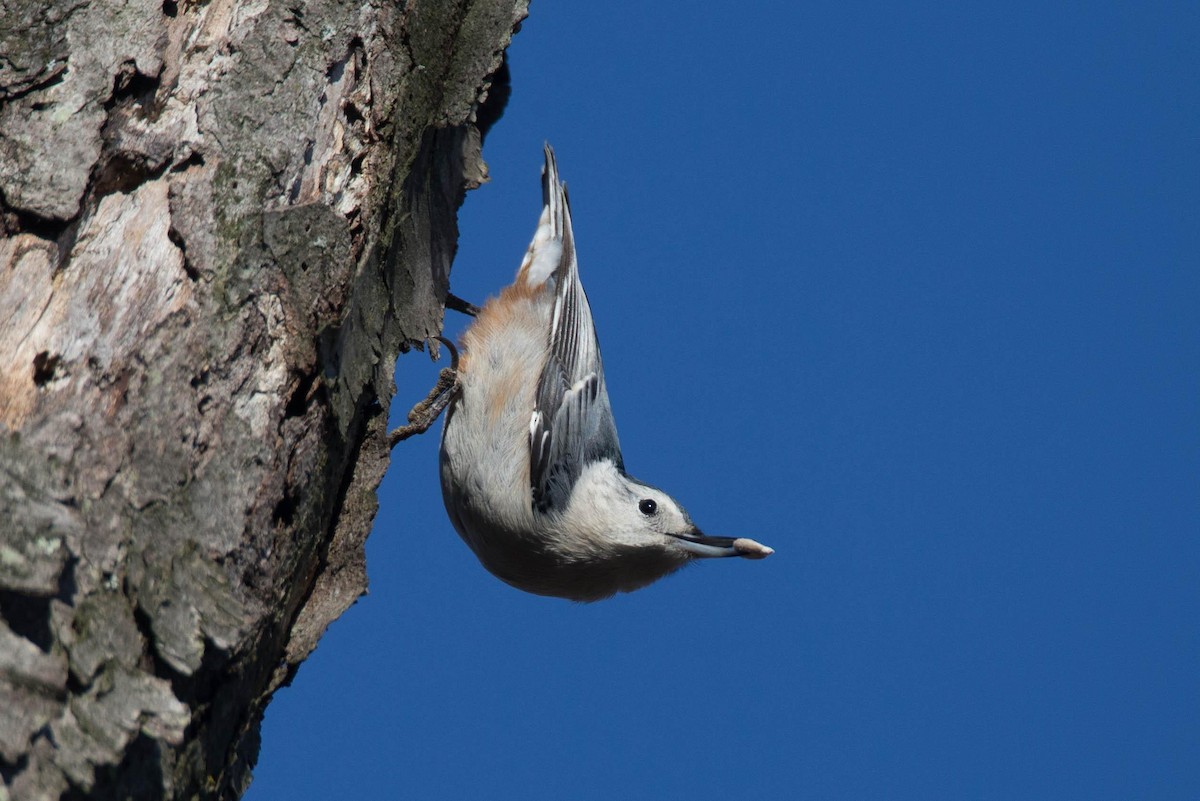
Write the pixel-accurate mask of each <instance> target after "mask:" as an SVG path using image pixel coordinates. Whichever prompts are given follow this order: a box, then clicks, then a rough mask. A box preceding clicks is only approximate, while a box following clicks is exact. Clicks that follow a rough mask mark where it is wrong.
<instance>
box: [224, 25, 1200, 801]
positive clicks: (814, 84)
mask: <svg viewBox="0 0 1200 801" xmlns="http://www.w3.org/2000/svg"><path fill="white" fill-rule="evenodd" d="M683 8H684V7H681V6H679V5H678V4H668V3H645V2H630V3H603V4H599V3H552V2H537V3H535V4H534V6H533V9H532V16H531V17H530V18H529V19H528V21H527V22H526V23H525V26H524V29H523V30H522V31H521V33H520V34H518V35H517V37H516V39H515V41H514V43H513V46H512V47H511V49H510V51H509V54H510V58H511V64H512V72H513V89H514V92H513V97H512V102H511V103H510V105H509V107H508V111H507V112H506V114H505V116H504V117H503V119H501V121H500V122H499V123H498V124H497V126H496V128H495V129H494V130H493V131H492V133H491V135H490V137H489V139H488V141H487V144H486V148H485V151H484V155H485V157H486V159H487V161H488V163H489V165H490V167H491V175H492V182H491V183H490V184H489V185H487V186H485V187H484V188H483V189H481V190H479V191H478V192H474V193H472V194H471V195H470V196H469V197H468V199H467V203H466V206H465V207H464V209H463V210H462V213H461V216H460V222H461V228H462V240H461V248H460V251H459V256H458V259H457V261H456V263H455V266H454V273H453V279H452V283H453V287H454V289H455V290H456V291H457V292H458V293H459V294H461V295H463V296H465V297H468V298H471V299H474V300H477V301H482V300H483V299H484V298H485V297H487V296H488V295H490V294H493V293H495V292H496V291H497V290H498V289H499V288H500V287H501V286H503V285H504V284H506V283H508V282H509V281H510V280H511V278H512V275H513V273H514V271H515V270H516V267H517V264H518V263H519V261H520V258H521V255H522V253H523V251H524V248H525V246H526V244H527V242H528V240H529V237H530V236H531V234H532V232H533V228H534V224H535V222H536V219H537V216H538V212H539V204H540V189H539V182H538V170H539V167H540V164H541V145H542V142H543V140H549V141H550V142H551V143H552V144H553V145H554V146H555V148H556V149H557V151H558V157H559V164H560V166H561V168H562V172H563V175H564V177H565V178H566V180H567V181H568V183H569V184H570V187H571V196H572V201H573V208H574V213H575V224H576V233H577V238H578V245H579V251H580V261H581V269H582V275H583V280H584V284H585V285H586V287H587V289H588V292H589V296H590V298H591V301H592V306H593V309H594V313H595V317H596V321H597V326H598V329H599V332H600V340H601V343H602V346H603V348H604V356H605V366H606V368H607V373H608V384H609V391H610V393H611V395H612V401H613V406H614V409H615V413H616V417H617V422H618V425H619V427H620V433H621V442H622V445H623V446H624V451H625V459H626V462H627V464H628V466H629V468H630V470H631V472H632V473H634V474H635V475H637V476H638V477H640V478H643V479H645V480H647V481H651V482H653V483H655V484H658V485H660V486H662V487H664V488H665V489H667V490H669V491H670V492H672V493H673V494H675V495H676V497H678V498H680V499H681V500H682V501H683V503H685V504H686V505H687V506H688V508H689V510H690V511H691V513H692V516H693V517H694V518H695V520H696V521H697V523H698V524H699V525H700V526H702V527H703V528H705V529H706V530H708V531H711V532H712V533H719V534H730V535H745V536H750V537H754V538H756V539H759V540H761V541H762V542H764V543H767V544H769V545H771V546H773V547H775V549H776V551H777V553H776V555H775V556H773V557H772V558H770V559H768V560H766V561H764V562H745V561H741V560H723V561H720V562H716V563H704V564H700V565H698V566H696V567H693V568H690V569H688V570H686V571H684V572H682V573H680V574H678V575H675V576H672V577H670V578H668V579H666V580H664V581H662V582H660V583H659V584H657V585H654V586H653V587H651V588H649V589H647V590H643V591H641V592H638V593H635V594H633V595H626V596H622V597H619V598H616V599H614V600H611V601H606V602H603V603H600V604H596V605H591V606H580V605H574V604H571V603H569V602H566V601H560V600H555V599H547V598H539V597H534V596H531V595H523V594H521V593H520V592H518V591H516V590H513V589H510V588H509V587H507V586H506V585H504V584H502V583H500V582H499V581H497V580H496V579H494V578H492V577H491V576H490V575H489V574H487V573H486V572H485V571H484V570H483V569H482V568H481V567H479V565H478V563H477V562H476V561H475V559H474V557H473V556H472V555H471V553H470V552H469V551H468V550H467V548H466V547H465V546H464V545H463V544H462V543H461V542H460V541H459V539H458V537H457V536H456V535H455V533H454V531H453V529H452V528H451V527H450V524H449V522H448V521H447V519H446V516H445V512H444V511H443V508H442V501H441V495H440V491H439V488H438V482H437V435H436V434H430V435H428V436H425V437H423V438H420V439H417V440H411V441H409V442H407V443H405V444H404V445H402V446H401V447H400V448H398V449H397V451H396V453H395V459H394V463H393V465H392V468H391V470H390V472H389V473H388V476H387V479H386V480H385V482H384V485H383V487H382V489H381V492H380V496H381V501H382V510H381V512H380V515H379V518H378V521H377V525H376V529H375V532H374V533H373V534H372V535H371V538H370V541H369V542H368V544H367V555H368V566H369V571H370V579H371V594H370V595H369V596H368V597H366V598H364V599H362V600H361V601H359V603H358V604H357V605H356V606H354V608H352V609H351V610H350V611H349V612H348V613H347V614H346V615H345V616H344V617H343V618H342V620H340V621H339V622H338V623H336V624H335V625H334V626H333V627H332V628H331V629H330V631H329V632H328V634H327V635H326V636H325V638H324V639H323V641H322V643H321V646H320V648H319V649H318V650H317V652H316V654H315V655H314V656H313V657H312V658H311V659H310V660H309V661H308V662H307V663H306V664H305V665H304V666H303V667H302V668H301V669H300V672H299V674H298V676H297V678H296V681H295V683H294V685H293V686H292V687H291V688H288V689H285V690H283V691H281V692H280V693H279V694H278V696H277V698H276V700H275V702H274V703H273V704H272V705H271V707H270V708H269V709H268V711H267V715H266V722H265V725H264V727H263V748H262V755H261V759H260V763H259V766H258V768H257V770H256V776H257V778H256V781H255V783H254V785H253V787H252V788H251V790H250V793H249V795H248V796H247V798H248V799H250V801H274V800H275V799H289V801H291V800H293V799H322V800H323V799H332V798H337V799H340V798H348V799H395V798H414V799H435V798H446V799H473V798H479V799H484V798H486V799H522V801H528V800H531V799H532V800H533V801H537V800H538V799H573V800H575V799H584V800H587V799H605V800H606V801H607V800H608V799H662V798H687V799H688V800H689V801H708V800H709V799H741V798H745V799H751V798H752V799H775V798H778V799H794V798H813V799H856V800H857V799H885V798H886V799H962V798H969V799H998V800H1003V801H1009V800H1010V799H1054V800H1055V801H1060V800H1061V799H1089V800H1091V799H1121V800H1122V801H1124V800H1125V799H1180V801H1183V800H1184V799H1188V800H1189V801H1191V800H1194V799H1196V798H1200V44H1198V42H1200V5H1197V4H1195V3H1182V2H1181V3H1175V4H1165V3H1110V2H1096V3H1073V4H1063V3H995V4H990V3H989V4H983V3H966V4H953V5H952V4H949V3H937V4H929V3H925V4H910V3H856V4H851V3H821V4H808V3H793V2H775V3H765V2H764V3H746V4H743V5H742V6H741V7H740V9H739V10H736V11H735V6H734V5H730V4H724V3H708V4H690V5H687V6H686V10H683ZM462 326H463V320H462V318H460V317H457V316H455V315H451V317H450V318H449V319H448V327H447V330H448V331H450V332H452V333H455V334H457V332H458V331H460V330H461V328H462ZM435 374H436V368H435V367H434V366H433V365H431V364H430V363H429V362H428V361H427V360H426V359H425V357H423V356H421V355H419V354H415V355H413V356H411V357H406V358H405V359H403V360H402V361H401V364H400V368H399V373H398V377H399V381H400V396H399V398H398V399H397V401H396V406H397V409H395V410H394V412H393V413H394V416H395V417H398V415H399V414H401V413H402V412H403V411H404V410H405V409H407V406H408V405H409V404H410V403H411V402H413V401H415V400H417V399H418V398H419V397H421V396H423V395H424V393H425V391H426V390H427V388H428V387H429V385H430V384H431V382H432V381H433V379H434V377H435ZM400 407H404V409H401V408H400Z"/></svg>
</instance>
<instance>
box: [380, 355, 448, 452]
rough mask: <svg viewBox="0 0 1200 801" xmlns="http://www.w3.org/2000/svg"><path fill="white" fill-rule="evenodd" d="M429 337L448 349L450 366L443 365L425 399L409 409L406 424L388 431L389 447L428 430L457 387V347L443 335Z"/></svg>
mask: <svg viewBox="0 0 1200 801" xmlns="http://www.w3.org/2000/svg"><path fill="white" fill-rule="evenodd" d="M430 339H436V340H437V341H438V342H441V343H442V344H443V345H445V346H446V348H447V349H448V350H449V351H450V366H449V367H443V368H442V371H441V372H440V373H438V380H437V383H436V384H434V386H433V389H432V390H430V392H429V394H428V395H427V396H425V400H423V401H421V402H420V403H418V404H417V405H416V406H414V407H412V409H410V410H409V412H408V424H407V425H403V426H400V427H398V428H395V429H393V430H392V431H390V432H388V447H389V448H394V447H396V444H397V443H398V442H400V441H402V440H406V439H408V438H409V437H411V436H413V435H414V434H424V433H425V432H426V431H428V430H429V427H430V426H431V425H433V423H434V421H436V420H437V419H438V417H439V416H440V415H441V413H442V412H443V411H444V410H445V408H446V406H448V405H449V404H450V399H451V398H453V397H454V392H455V390H457V389H458V349H457V348H455V347H454V343H453V342H451V341H450V340H448V339H446V338H445V337H430Z"/></svg>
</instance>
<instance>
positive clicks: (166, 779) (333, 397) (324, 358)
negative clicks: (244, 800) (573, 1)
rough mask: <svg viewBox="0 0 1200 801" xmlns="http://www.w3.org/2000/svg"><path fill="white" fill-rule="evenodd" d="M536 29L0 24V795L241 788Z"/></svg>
mask: <svg viewBox="0 0 1200 801" xmlns="http://www.w3.org/2000/svg"><path fill="white" fill-rule="evenodd" d="M526 5H527V0H461V1H460V2H456V3H447V2H437V1H436V0H411V2H408V3H407V4H402V3H395V2H371V1H370V0H368V2H337V1H336V0H294V2H289V3H278V2H273V0H210V1H209V2H198V1H195V0H166V2H163V0H153V1H152V2H151V1H149V0H125V2H108V0H105V1H104V2H100V0H50V2H45V0H38V1H37V2H31V0H0V778H2V779H3V786H2V787H0V799H3V798H4V797H5V795H6V794H7V797H9V798H15V799H22V801H23V800H24V799H55V798H79V797H90V798H127V797H136V798H139V799H153V798H236V797H237V796H239V795H240V794H241V793H242V791H243V790H244V788H245V786H246V784H247V783H248V781H249V776H250V773H249V771H250V766H251V765H252V764H253V761H254V758H255V755H256V753H257V737H258V729H259V722H260V720H261V717H262V712H263V709H264V707H265V705H266V704H267V703H268V701H269V700H270V698H271V694H272V692H273V691H274V690H275V689H277V688H278V687H279V686H281V685H282V684H284V683H286V682H287V681H288V680H289V679H290V677H291V676H292V675H293V673H294V671H295V670H296V667H297V665H298V664H299V663H300V662H301V661H302V660H303V659H304V658H305V657H306V656H307V655H308V654H309V653H310V652H311V651H312V649H313V648H314V647H315V645H316V642H317V640H318V638H319V637H320V636H321V633H322V632H323V631H324V630H325V628H326V626H328V624H329V623H330V622H331V621H332V620H333V619H334V618H336V617H337V616H338V615H339V614H340V613H341V612H342V611H344V610H345V609H346V608H347V607H348V606H349V605H350V604H351V603H353V601H354V600H355V598H357V597H358V596H359V595H360V594H361V593H362V592H363V591H364V590H365V587H366V574H365V570H364V561H363V543H364V541H365V538H366V536H367V534H368V531H369V530H370V527H371V524H372V521H373V518H374V515H375V511H376V499H375V490H376V488H377V486H378V484H379V482H380V479H381V478H382V475H383V472H384V470H385V469H386V467H387V464H388V448H387V445H386V421H387V413H386V410H387V407H388V405H389V402H390V400H391V397H392V393H393V386H392V370H393V365H394V360H395V358H396V356H397V354H398V353H400V352H401V351H404V350H407V349H408V348H409V347H411V346H412V345H413V344H414V343H417V342H420V341H421V340H423V339H424V338H425V337H426V336H429V335H431V334H435V333H437V332H438V331H439V330H440V328H441V317H442V306H443V303H444V300H445V295H446V292H447V287H448V276H449V269H450V262H451V259H452V256H453V253H454V249H455V242H456V237H457V227H456V223H455V214H456V211H457V208H458V206H459V204H460V203H461V201H462V198H463V194H464V191H465V190H466V189H467V188H470V187H472V186H473V185H477V184H478V183H479V182H481V181H483V180H485V179H486V176H485V169H486V168H485V166H484V165H483V162H482V159H481V156H480V142H481V130H480V129H481V128H483V127H485V126H484V122H483V120H485V119H494V117H495V115H496V113H498V110H497V107H496V102H495V101H496V98H497V96H500V95H503V94H504V92H502V91H496V90H497V88H498V87H494V86H493V82H494V77H495V75H496V74H497V70H498V68H499V67H500V66H501V61H502V55H503V51H504V48H505V47H506V46H507V44H508V42H509V39H510V38H511V35H512V33H513V31H514V29H515V27H516V26H517V25H518V23H519V21H520V20H521V19H522V18H523V17H524V14H525V8H526ZM489 90H491V95H492V97H491V99H490V100H489V99H488V94H489ZM502 103H503V101H501V102H500V103H499V106H500V107H502ZM425 389H426V388H424V387H414V388H411V394H412V395H413V396H414V397H420V396H421V395H423V393H424V390H425Z"/></svg>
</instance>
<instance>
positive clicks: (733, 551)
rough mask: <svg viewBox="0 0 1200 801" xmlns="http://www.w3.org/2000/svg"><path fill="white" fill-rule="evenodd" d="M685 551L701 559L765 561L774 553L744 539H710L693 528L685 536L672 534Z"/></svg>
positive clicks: (761, 545)
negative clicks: (722, 558) (737, 558)
mask: <svg viewBox="0 0 1200 801" xmlns="http://www.w3.org/2000/svg"><path fill="white" fill-rule="evenodd" d="M671 536H672V537H674V538H675V539H677V540H679V544H680V545H682V546H683V547H684V548H686V549H687V550H689V551H691V552H692V553H694V554H696V556H703V557H709V558H712V557H719V556H742V557H745V558H746V559H765V558H766V557H768V556H770V555H771V554H773V553H775V549H774V548H768V547H767V546H766V545H763V544H761V543H758V542H755V541H754V540H751V539H746V538H745V537H737V538H734V537H710V536H708V535H707V534H704V533H703V532H701V531H700V530H699V529H696V528H693V529H692V530H691V531H689V532H688V533H686V534H672V535H671Z"/></svg>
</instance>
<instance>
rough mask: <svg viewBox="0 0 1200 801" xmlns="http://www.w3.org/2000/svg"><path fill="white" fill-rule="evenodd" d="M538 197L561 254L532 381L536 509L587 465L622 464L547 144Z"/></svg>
mask: <svg viewBox="0 0 1200 801" xmlns="http://www.w3.org/2000/svg"><path fill="white" fill-rule="evenodd" d="M542 199H543V203H544V204H545V210H544V211H543V223H544V224H545V223H547V222H548V225H549V237H548V242H547V244H548V245H550V247H548V248H546V250H547V251H549V252H554V251H555V249H557V251H558V252H559V253H560V255H559V260H558V264H557V266H556V267H555V268H554V273H553V276H552V277H551V278H552V280H553V281H554V295H555V299H554V315H553V317H552V318H551V324H550V334H549V336H550V342H549V357H548V358H547V360H546V366H545V368H544V369H543V370H542V375H541V378H540V379H539V381H538V387H537V396H536V400H535V404H536V405H535V407H534V412H533V416H532V418H531V420H530V426H529V449H530V457H531V458H530V471H529V478H530V483H531V484H532V487H533V502H534V505H535V507H536V508H538V509H539V510H541V511H547V510H551V509H560V510H561V509H563V508H565V507H566V505H567V501H568V500H569V499H570V497H571V489H572V487H574V485H575V481H576V480H577V479H578V478H579V475H580V474H581V473H582V472H583V468H584V467H586V466H587V465H588V464H591V463H592V462H597V461H600V460H602V459H608V460H610V461H612V462H613V463H614V464H616V465H617V467H618V468H621V469H623V463H622V461H621V446H620V443H619V442H618V440H617V427H616V423H615V422H614V421H613V416H612V407H611V406H610V404H609V401H608V391H607V389H606V388H605V386H604V367H603V365H602V364H601V361H600V343H599V342H598V341H597V339H596V328H595V325H594V324H593V323H592V310H591V308H590V307H589V306H588V301H587V295H585V294H584V291H583V285H582V284H581V283H580V282H579V264H578V262H577V260H576V257H575V237H574V233H573V232H572V229H571V209H570V206H569V204H568V201H567V191H566V186H565V185H564V184H563V183H562V181H561V180H559V177H558V165H557V164H556V162H555V160H554V151H553V150H552V149H551V148H550V146H549V145H547V146H546V166H545V168H544V169H543V171H542ZM547 212H548V215H547ZM547 216H548V218H549V219H548V220H547V219H546V218H547ZM544 234H545V232H544V231H539V235H544ZM534 241H535V244H536V243H537V237H535V240H534Z"/></svg>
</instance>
